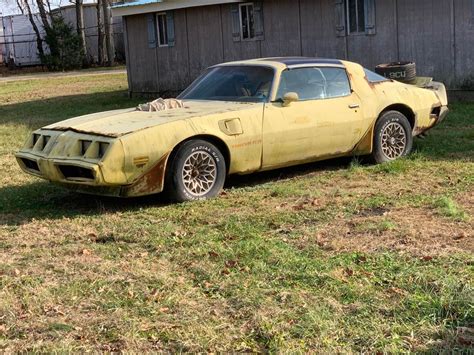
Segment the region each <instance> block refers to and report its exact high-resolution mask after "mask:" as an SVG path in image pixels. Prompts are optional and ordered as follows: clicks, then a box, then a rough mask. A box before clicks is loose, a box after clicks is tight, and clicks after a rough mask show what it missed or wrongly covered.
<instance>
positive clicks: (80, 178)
mask: <svg viewBox="0 0 474 355" xmlns="http://www.w3.org/2000/svg"><path fill="white" fill-rule="evenodd" d="M15 157H16V159H17V161H18V165H20V168H21V169H22V170H23V171H24V172H26V173H28V174H31V175H34V176H37V177H39V178H42V179H45V180H49V181H51V182H58V183H74V184H79V185H85V186H100V185H107V183H106V182H105V179H104V176H103V174H102V170H101V166H100V163H88V162H84V161H80V160H72V159H67V160H66V159H49V158H45V157H41V156H37V155H35V154H32V153H26V152H18V153H17V154H15Z"/></svg>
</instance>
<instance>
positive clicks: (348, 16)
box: [345, 0, 367, 36]
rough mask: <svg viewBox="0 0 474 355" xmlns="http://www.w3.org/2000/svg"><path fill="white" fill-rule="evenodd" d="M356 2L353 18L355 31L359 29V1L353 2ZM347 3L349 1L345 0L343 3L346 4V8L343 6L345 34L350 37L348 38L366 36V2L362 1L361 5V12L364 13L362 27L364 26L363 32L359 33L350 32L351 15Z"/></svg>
mask: <svg viewBox="0 0 474 355" xmlns="http://www.w3.org/2000/svg"><path fill="white" fill-rule="evenodd" d="M354 1H355V2H356V10H355V16H356V27H357V29H358V28H359V25H360V23H359V0H354ZM349 2H350V0H345V3H346V6H345V10H346V28H347V34H348V35H350V36H361V35H366V34H367V31H366V23H367V19H366V16H367V15H366V14H367V9H366V2H365V1H364V0H362V4H363V6H364V9H363V12H364V23H363V26H364V30H363V31H359V30H357V31H356V32H352V31H351V13H350V9H349Z"/></svg>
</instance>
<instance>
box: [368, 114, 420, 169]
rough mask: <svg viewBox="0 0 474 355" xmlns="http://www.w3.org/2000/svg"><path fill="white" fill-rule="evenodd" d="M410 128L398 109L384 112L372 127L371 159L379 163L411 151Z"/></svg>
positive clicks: (411, 137) (411, 136)
mask: <svg viewBox="0 0 474 355" xmlns="http://www.w3.org/2000/svg"><path fill="white" fill-rule="evenodd" d="M412 148H413V135H412V128H411V126H410V123H409V122H408V119H407V118H406V117H405V115H403V114H402V113H400V112H398V111H387V112H384V113H383V114H382V115H381V116H380V118H379V120H378V121H377V123H376V124H375V129H374V147H373V152H372V159H373V161H374V162H376V163H378V164H380V163H385V162H389V161H393V160H396V159H399V158H401V157H404V156H406V155H408V154H410V153H411V150H412Z"/></svg>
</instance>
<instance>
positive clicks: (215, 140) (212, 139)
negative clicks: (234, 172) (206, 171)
mask: <svg viewBox="0 0 474 355" xmlns="http://www.w3.org/2000/svg"><path fill="white" fill-rule="evenodd" d="M196 139H200V140H203V141H206V142H209V143H211V144H213V145H215V146H216V148H217V149H219V151H220V152H221V153H222V155H223V156H224V160H225V166H226V174H228V173H229V169H230V163H231V154H230V150H229V147H228V146H227V144H226V143H225V142H224V141H223V140H222V139H221V138H219V137H217V136H213V135H210V134H199V135H196V136H192V137H189V138H186V139H184V140H182V141H181V142H179V143H178V144H176V145H175V146H174V148H173V150H172V151H171V153H170V156H169V158H168V162H167V164H166V171H167V170H168V167H169V165H170V163H171V162H172V161H173V158H174V156H175V154H176V152H177V151H178V149H179V148H180V147H181V146H182V145H183V144H184V143H186V142H189V141H192V140H196Z"/></svg>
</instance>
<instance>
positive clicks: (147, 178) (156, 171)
mask: <svg viewBox="0 0 474 355" xmlns="http://www.w3.org/2000/svg"><path fill="white" fill-rule="evenodd" d="M170 154H171V152H170V153H167V154H165V155H164V156H163V157H162V158H161V159H160V160H159V161H158V163H156V164H155V165H154V166H153V167H152V168H151V169H150V170H148V171H147V172H146V173H145V174H143V175H142V176H141V177H139V178H138V179H137V180H136V181H135V182H134V183H133V184H132V185H130V186H126V187H124V188H123V189H122V193H121V195H122V196H124V197H133V196H143V195H149V194H154V193H159V192H162V191H163V187H164V182H165V172H166V164H167V162H168V158H169V156H170Z"/></svg>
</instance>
